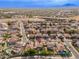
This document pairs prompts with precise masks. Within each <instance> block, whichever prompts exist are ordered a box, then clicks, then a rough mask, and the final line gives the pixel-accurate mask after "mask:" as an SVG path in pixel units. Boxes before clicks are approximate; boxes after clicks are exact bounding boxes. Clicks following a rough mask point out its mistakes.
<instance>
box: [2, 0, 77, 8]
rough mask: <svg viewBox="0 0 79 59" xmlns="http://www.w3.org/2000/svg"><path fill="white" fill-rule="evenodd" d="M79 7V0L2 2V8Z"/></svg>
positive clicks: (14, 0)
mask: <svg viewBox="0 0 79 59" xmlns="http://www.w3.org/2000/svg"><path fill="white" fill-rule="evenodd" d="M65 6H66V7H67V6H79V0H0V8H51V7H65Z"/></svg>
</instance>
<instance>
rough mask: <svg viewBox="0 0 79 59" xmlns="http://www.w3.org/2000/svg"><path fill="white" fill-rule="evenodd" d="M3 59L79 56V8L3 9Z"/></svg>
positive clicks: (0, 38)
mask: <svg viewBox="0 0 79 59" xmlns="http://www.w3.org/2000/svg"><path fill="white" fill-rule="evenodd" d="M0 59H79V8H68V9H67V8H64V9H63V8H59V9H0Z"/></svg>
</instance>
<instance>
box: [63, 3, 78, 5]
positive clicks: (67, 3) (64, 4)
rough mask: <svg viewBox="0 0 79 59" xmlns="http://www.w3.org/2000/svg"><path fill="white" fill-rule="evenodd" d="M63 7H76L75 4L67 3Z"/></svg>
mask: <svg viewBox="0 0 79 59" xmlns="http://www.w3.org/2000/svg"><path fill="white" fill-rule="evenodd" d="M63 6H77V5H76V4H71V3H67V4H64V5H63Z"/></svg>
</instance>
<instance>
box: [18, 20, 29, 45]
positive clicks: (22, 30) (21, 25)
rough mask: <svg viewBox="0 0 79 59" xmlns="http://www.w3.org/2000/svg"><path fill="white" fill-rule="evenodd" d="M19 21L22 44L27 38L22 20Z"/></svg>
mask: <svg viewBox="0 0 79 59" xmlns="http://www.w3.org/2000/svg"><path fill="white" fill-rule="evenodd" d="M19 23H20V32H21V35H22V36H23V37H22V42H23V43H24V44H26V43H27V42H28V41H29V39H28V38H27V36H26V34H25V29H24V25H23V22H21V21H19Z"/></svg>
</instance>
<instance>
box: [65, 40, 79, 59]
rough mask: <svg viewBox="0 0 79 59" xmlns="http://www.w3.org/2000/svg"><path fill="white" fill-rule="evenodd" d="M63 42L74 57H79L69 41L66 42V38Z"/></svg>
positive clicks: (77, 58) (78, 58)
mask: <svg viewBox="0 0 79 59" xmlns="http://www.w3.org/2000/svg"><path fill="white" fill-rule="evenodd" d="M64 40H65V43H66V44H67V46H68V47H69V49H70V51H71V52H72V53H73V54H74V56H75V57H76V59H79V53H78V52H77V50H76V49H75V48H74V47H73V46H72V44H71V42H68V41H67V39H64Z"/></svg>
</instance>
